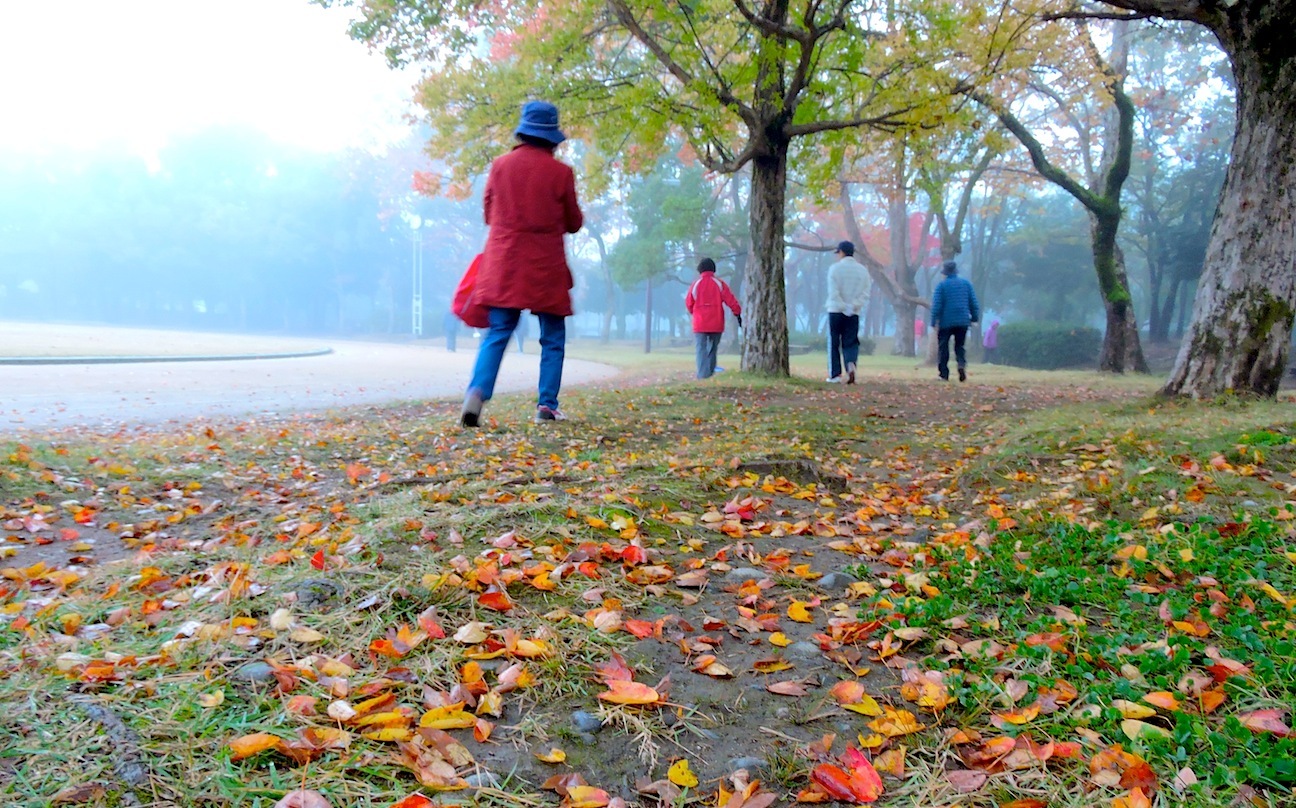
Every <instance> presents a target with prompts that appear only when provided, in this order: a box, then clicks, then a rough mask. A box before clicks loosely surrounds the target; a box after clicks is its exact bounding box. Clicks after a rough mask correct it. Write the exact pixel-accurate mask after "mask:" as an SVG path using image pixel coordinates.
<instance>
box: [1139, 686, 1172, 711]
mask: <svg viewBox="0 0 1296 808" xmlns="http://www.w3.org/2000/svg"><path fill="white" fill-rule="evenodd" d="M1143 700H1144V701H1146V702H1147V703H1148V704H1151V705H1152V706H1153V707H1160V708H1161V709H1162V710H1166V711H1168V712H1172V713H1173V712H1176V711H1177V710H1178V709H1179V700H1178V699H1176V698H1175V697H1174V694H1172V693H1170V692H1168V691H1165V690H1158V691H1156V692H1155V693H1149V694H1147V695H1146V696H1144V697H1143Z"/></svg>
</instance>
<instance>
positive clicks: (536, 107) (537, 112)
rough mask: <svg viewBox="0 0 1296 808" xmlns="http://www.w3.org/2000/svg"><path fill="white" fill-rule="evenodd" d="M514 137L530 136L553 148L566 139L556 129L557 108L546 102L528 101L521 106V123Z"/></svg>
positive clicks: (560, 131)
mask: <svg viewBox="0 0 1296 808" xmlns="http://www.w3.org/2000/svg"><path fill="white" fill-rule="evenodd" d="M513 134H515V135H530V136H531V137H538V138H540V139H541V140H547V141H549V142H550V143H552V144H554V145H555V146H556V145H558V144H559V143H562V142H563V141H564V140H566V139H567V136H566V135H564V134H563V133H562V130H560V129H559V128H558V108H557V107H555V106H554V105H553V104H550V103H549V102H548V101H528V102H526V103H525V104H523V105H522V122H521V123H519V124H518V128H517V130H516V131H515V132H514V133H513Z"/></svg>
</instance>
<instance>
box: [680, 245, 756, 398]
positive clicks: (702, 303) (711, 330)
mask: <svg viewBox="0 0 1296 808" xmlns="http://www.w3.org/2000/svg"><path fill="white" fill-rule="evenodd" d="M697 270H698V279H697V280H696V281H694V282H693V285H692V286H690V287H689V290H688V293H687V294H686V295H684V308H686V309H688V312H689V314H691V315H693V342H694V345H695V346H696V348H697V377H698V378H699V379H709V378H711V376H712V374H714V373H715V369H716V351H717V350H719V348H720V337H721V335H723V334H724V327H725V318H724V307H725V306H728V307H729V310H730V311H732V312H733V315H734V319H735V320H737V321H738V327H739V328H741V327H742V306H739V305H738V298H736V297H734V293H733V292H732V291H731V290H730V289H729V284H727V283H725V282H724V281H722V280H720V279H719V278H717V277H716V274H715V271H716V265H715V261H712V260H711V259H710V258H703V259H702V260H701V261H699V262H698V268H697Z"/></svg>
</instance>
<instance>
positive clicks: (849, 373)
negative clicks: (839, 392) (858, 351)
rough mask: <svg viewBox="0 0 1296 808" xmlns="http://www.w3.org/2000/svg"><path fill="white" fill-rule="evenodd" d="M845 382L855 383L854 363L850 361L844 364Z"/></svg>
mask: <svg viewBox="0 0 1296 808" xmlns="http://www.w3.org/2000/svg"><path fill="white" fill-rule="evenodd" d="M846 383H847V384H854V383H855V363H854V362H851V363H850V364H849V365H847V366H846Z"/></svg>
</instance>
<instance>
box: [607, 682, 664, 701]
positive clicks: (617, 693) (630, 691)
mask: <svg viewBox="0 0 1296 808" xmlns="http://www.w3.org/2000/svg"><path fill="white" fill-rule="evenodd" d="M607 686H608V689H607V690H606V691H604V692H602V693H599V694H598V697H599V699H601V700H602V701H608V702H611V703H613V704H640V705H644V704H656V703H658V702H659V701H661V696H659V695H658V694H657V691H656V690H653V689H652V688H651V687H649V686H648V685H646V684H643V683H642V682H629V681H626V680H624V679H612V680H609V681H608V683H607Z"/></svg>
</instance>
